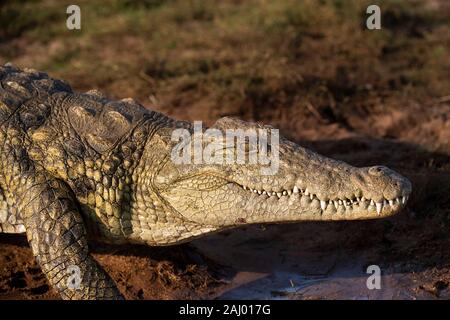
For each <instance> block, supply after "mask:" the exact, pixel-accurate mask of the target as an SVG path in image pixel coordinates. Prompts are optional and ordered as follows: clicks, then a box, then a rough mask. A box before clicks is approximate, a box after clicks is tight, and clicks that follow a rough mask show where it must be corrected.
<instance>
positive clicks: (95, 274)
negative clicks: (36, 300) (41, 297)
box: [15, 174, 122, 299]
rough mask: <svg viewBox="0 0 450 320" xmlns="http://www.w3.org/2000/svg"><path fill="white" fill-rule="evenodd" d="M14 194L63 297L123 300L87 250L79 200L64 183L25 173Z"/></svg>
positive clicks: (41, 258)
mask: <svg viewBox="0 0 450 320" xmlns="http://www.w3.org/2000/svg"><path fill="white" fill-rule="evenodd" d="M20 181H21V182H22V183H21V184H20V185H19V187H18V188H17V190H16V191H15V196H16V197H17V198H16V200H18V201H17V206H18V208H19V211H20V213H21V216H22V219H23V221H24V225H25V228H26V234H27V238H28V241H29V243H30V245H31V248H32V251H33V254H34V255H35V257H36V259H37V261H38V263H39V264H40V266H41V268H42V270H43V272H44V273H45V275H46V276H47V279H48V281H49V282H50V284H51V285H52V286H53V287H54V288H55V289H56V290H58V292H59V293H60V295H61V297H62V298H63V299H122V296H121V294H120V292H119V291H118V289H117V288H116V285H115V284H114V282H113V281H112V279H111V278H110V277H109V276H108V274H106V272H105V271H104V270H103V269H102V267H100V266H99V265H98V264H97V262H96V261H95V260H94V259H93V258H92V256H91V255H90V254H89V252H88V244H87V239H86V229H85V226H84V223H83V219H82V217H81V214H80V212H79V209H78V208H77V202H76V201H75V199H74V196H73V194H72V192H71V190H70V189H69V187H68V186H67V185H66V184H65V183H64V182H62V181H60V180H58V179H55V178H51V177H50V178H49V177H48V176H46V175H45V174H35V175H28V176H26V177H21V179H20Z"/></svg>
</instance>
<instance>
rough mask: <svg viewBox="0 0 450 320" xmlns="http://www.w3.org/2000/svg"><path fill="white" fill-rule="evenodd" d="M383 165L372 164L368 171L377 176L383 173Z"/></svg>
mask: <svg viewBox="0 0 450 320" xmlns="http://www.w3.org/2000/svg"><path fill="white" fill-rule="evenodd" d="M384 170H385V167H383V166H374V167H370V168H369V173H370V174H371V175H374V176H379V175H381V174H383V172H384Z"/></svg>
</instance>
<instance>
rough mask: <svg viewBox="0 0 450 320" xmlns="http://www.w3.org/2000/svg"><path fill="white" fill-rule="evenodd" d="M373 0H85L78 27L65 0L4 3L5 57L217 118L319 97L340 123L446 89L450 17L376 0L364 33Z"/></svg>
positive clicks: (265, 115)
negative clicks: (371, 24)
mask: <svg viewBox="0 0 450 320" xmlns="http://www.w3.org/2000/svg"><path fill="white" fill-rule="evenodd" d="M372 2H373V1H359V0H349V1H342V0H320V1H313V0H305V1H301V2H298V1H290V0H284V1H265V0H250V1H239V0H226V1H196V0H191V1H181V0H167V1H164V0H146V1H130V0H108V1H105V2H102V3H95V2H91V1H79V3H78V4H79V5H80V7H81V10H82V30H81V31H69V30H67V29H66V28H65V19H66V14H65V8H66V6H67V5H68V4H70V3H69V2H68V1H54V0H46V1H26V2H25V3H24V4H18V3H17V2H14V1H6V3H5V4H3V5H2V7H1V9H0V27H1V28H0V30H1V31H0V38H1V42H0V59H1V60H4V61H6V60H8V61H10V60H11V61H13V62H16V63H18V64H24V65H32V66H33V67H35V68H37V69H44V70H46V71H48V72H50V73H52V74H53V75H55V76H60V77H63V78H65V79H67V80H68V81H70V82H71V83H73V84H74V86H75V87H76V88H77V89H82V90H84V89H88V88H90V87H92V86H94V87H98V88H99V89H101V90H104V91H106V92H107V93H108V94H110V95H113V96H118V97H122V96H123V95H132V96H134V97H137V98H139V99H140V100H141V101H142V102H143V103H146V104H149V103H150V101H153V102H154V101H157V102H158V103H157V104H158V106H159V108H162V109H164V108H167V109H168V108H169V106H183V107H184V108H186V110H190V109H191V108H193V107H194V106H195V105H196V104H201V105H202V107H203V108H205V109H206V113H205V117H212V118H214V117H217V116H219V115H223V114H232V115H239V116H242V117H244V118H249V119H253V120H265V119H272V118H277V112H278V111H276V110H278V109H280V110H288V111H289V112H291V113H292V114H294V115H301V114H302V113H304V112H305V110H306V108H305V105H307V104H312V105H313V106H314V108H316V109H317V110H318V112H319V114H321V115H322V116H324V117H325V118H327V119H328V120H329V121H334V120H336V119H339V118H342V117H343V115H344V114H345V113H346V112H349V110H350V109H351V110H354V109H355V108H356V109H361V110H363V109H364V110H365V109H367V108H369V109H370V108H371V105H370V103H367V104H365V103H364V102H362V101H364V100H365V99H366V100H367V101H370V97H371V96H374V95H376V96H390V97H392V96H401V97H405V96H406V97H408V99H412V100H414V101H419V102H420V103H426V102H427V101H431V100H433V99H436V98H438V97H441V96H445V95H448V94H449V92H448V88H449V87H450V77H448V72H449V66H450V61H449V59H450V58H449V47H450V45H449V38H450V36H449V34H450V25H449V23H448V21H450V19H449V18H450V15H449V14H448V13H445V11H444V10H438V9H436V8H433V7H427V6H426V4H427V3H426V1H413V2H412V1H407V0H392V1H379V4H380V6H381V10H382V24H383V29H382V30H380V31H368V30H366V29H365V28H364V23H365V8H366V7H367V5H368V4H369V3H370V4H372ZM368 88H370V89H368ZM155 99H156V100H155ZM361 102H362V103H361ZM275 109H276V110H275ZM274 110H275V111H274ZM188 118H189V116H188ZM275 122H276V121H275Z"/></svg>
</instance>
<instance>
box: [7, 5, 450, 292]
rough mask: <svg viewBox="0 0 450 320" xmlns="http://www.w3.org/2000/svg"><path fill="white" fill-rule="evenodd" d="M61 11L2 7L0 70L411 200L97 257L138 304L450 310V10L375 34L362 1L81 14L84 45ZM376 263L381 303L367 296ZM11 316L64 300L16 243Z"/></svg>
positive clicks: (401, 21)
mask: <svg viewBox="0 0 450 320" xmlns="http://www.w3.org/2000/svg"><path fill="white" fill-rule="evenodd" d="M62 3H63V2H61V1H51V0H48V1H43V2H34V1H32V2H26V3H25V4H23V5H21V6H20V7H18V6H17V5H15V4H14V2H10V1H5V2H3V3H2V4H0V62H1V63H3V62H7V61H12V62H13V63H15V64H18V65H19V66H23V67H25V66H27V67H34V68H36V69H41V70H43V71H46V72H49V73H50V74H51V75H52V76H54V77H58V78H63V79H65V80H67V81H68V82H69V83H71V84H72V86H73V87H74V88H75V89H76V90H87V89H91V88H98V89H100V90H102V91H104V92H106V93H107V94H108V95H109V96H111V97H113V98H123V97H128V96H132V97H135V98H138V99H139V100H140V101H141V103H143V104H144V105H146V106H148V107H149V108H152V109H156V110H158V111H161V112H164V113H166V114H169V115H170V116H173V117H175V118H178V119H184V120H202V121H205V122H206V123H207V124H211V123H213V122H214V121H215V120H216V119H217V118H218V117H220V116H224V115H232V116H236V117H239V118H242V119H245V120H250V121H260V122H264V123H268V124H272V125H274V126H276V127H278V128H280V130H281V133H282V134H283V135H285V136H287V137H288V138H290V139H291V140H293V141H296V142H298V143H299V144H301V145H304V146H307V147H309V148H311V149H313V150H315V151H318V152H319V153H322V154H324V155H327V156H331V157H333V158H336V159H341V160H344V161H347V162H349V163H351V164H354V165H358V166H368V165H374V164H384V165H387V166H389V167H391V168H393V169H395V170H397V171H399V172H400V173H402V174H404V175H405V176H407V177H408V178H410V179H411V181H412V183H413V194H412V196H411V198H410V201H409V203H408V205H407V207H406V209H405V210H404V211H403V212H402V213H400V214H399V215H397V216H394V217H391V218H388V219H384V220H376V221H357V222H314V223H312V222H308V223H297V224H286V225H266V226H251V227H245V228H240V229H236V230H231V231H227V232H222V233H219V234H215V235H210V236H207V237H205V238H202V239H199V240H196V241H194V242H192V243H190V244H186V245H182V246H174V247H165V248H149V247H141V246H123V247H109V246H104V245H102V244H92V246H91V247H92V250H93V251H94V256H95V258H96V259H97V260H98V261H99V262H100V263H101V264H102V265H103V266H104V267H105V268H106V270H107V271H108V272H109V273H110V274H111V275H112V277H113V278H114V279H115V281H116V282H117V284H118V286H119V287H120V289H121V291H122V292H123V293H124V294H125V296H126V297H127V298H130V299H176V298H186V299H211V298H217V299H229V298H237V299H241V298H250V299H251V298H256V299H449V298H450V289H449V285H450V249H449V248H450V237H449V234H450V24H449V21H450V7H449V4H448V2H447V1H445V0H444V1H437V0H429V1H427V0H423V1H402V0H397V1H383V2H380V3H381V4H380V6H381V8H382V23H383V28H382V30H380V31H368V30H366V29H365V28H364V27H363V21H364V17H365V16H364V8H365V7H364V6H366V7H367V5H366V4H367V2H366V1H356V0H355V1H351V0H349V1H338V0H335V1H331V0H330V1H326V0H324V1H304V2H302V4H301V5H300V4H298V2H294V1H279V2H276V4H274V3H275V2H270V1H239V0H234V1H231V0H230V1H220V2H217V3H212V2H199V1H191V2H186V1H162V0H160V1H156V0H153V1H150V0H149V1H141V2H133V1H125V0H123V1H119V0H116V1H112V0H111V1H108V3H109V6H106V5H102V6H100V5H94V4H92V2H88V1H80V4H81V8H82V10H83V17H84V18H83V19H84V20H83V21H84V22H83V23H84V24H83V29H82V31H80V32H78V33H76V32H75V33H74V32H68V31H67V30H66V29H65V28H64V27H61V24H62V26H64V19H65V7H64V5H63V4H62ZM136 3H138V4H136ZM211 3H212V4H211ZM373 264H375V265H378V266H380V268H381V272H382V281H381V290H368V289H367V287H366V280H367V277H368V274H367V273H366V269H367V267H368V266H369V265H373ZM0 299H58V297H57V295H56V293H55V292H54V291H53V290H52V289H51V288H49V286H48V284H47V282H46V280H45V277H44V276H43V274H42V273H41V271H40V269H39V267H38V266H37V264H36V263H35V261H34V260H33V257H32V254H31V251H30V249H29V248H28V246H27V243H26V240H25V238H24V237H22V236H17V235H5V234H1V235H0Z"/></svg>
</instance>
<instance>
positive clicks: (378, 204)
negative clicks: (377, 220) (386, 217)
mask: <svg viewBox="0 0 450 320" xmlns="http://www.w3.org/2000/svg"><path fill="white" fill-rule="evenodd" d="M376 206H377V213H378V215H380V213H381V210H383V202H377V203H376Z"/></svg>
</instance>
